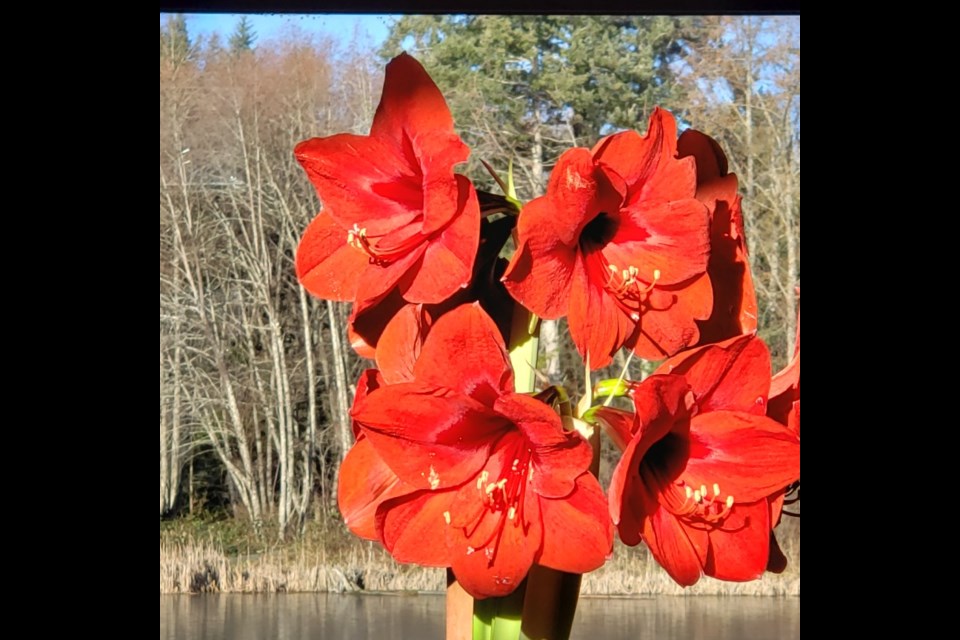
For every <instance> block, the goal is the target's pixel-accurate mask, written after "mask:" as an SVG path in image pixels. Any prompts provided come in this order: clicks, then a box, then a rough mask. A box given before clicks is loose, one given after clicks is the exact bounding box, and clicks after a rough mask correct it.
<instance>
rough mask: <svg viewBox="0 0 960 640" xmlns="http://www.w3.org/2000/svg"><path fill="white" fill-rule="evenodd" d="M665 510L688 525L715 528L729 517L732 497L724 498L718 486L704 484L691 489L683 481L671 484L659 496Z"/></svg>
mask: <svg viewBox="0 0 960 640" xmlns="http://www.w3.org/2000/svg"><path fill="white" fill-rule="evenodd" d="M661 495H662V496H663V497H664V498H665V500H664V502H665V505H664V506H666V507H667V509H669V510H670V511H671V512H673V513H674V514H676V515H677V516H679V517H681V518H683V519H684V520H686V521H687V522H688V523H689V524H690V525H692V526H694V527H696V526H698V525H700V526H702V527H703V528H705V529H712V528H716V527H717V526H719V525H720V524H722V523H723V521H724V520H725V519H726V517H727V516H728V515H730V511H731V510H732V509H733V505H734V499H733V496H731V495H727V496H724V495H723V492H722V491H721V490H720V484H719V483H716V482H714V483H713V485H712V486H709V487H708V486H707V485H705V484H702V485H700V486H699V487H692V486H690V485H689V484H687V483H686V482H685V481H683V480H680V481H678V482H675V483H673V484H672V485H671V486H670V487H669V488H668V489H667V490H666V491H664V492H663V493H662V494H661Z"/></svg>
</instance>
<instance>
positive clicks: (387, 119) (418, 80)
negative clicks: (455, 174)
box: [370, 53, 470, 168]
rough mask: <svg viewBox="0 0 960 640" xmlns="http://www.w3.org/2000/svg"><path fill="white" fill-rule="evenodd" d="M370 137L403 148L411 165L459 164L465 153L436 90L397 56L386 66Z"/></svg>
mask: <svg viewBox="0 0 960 640" xmlns="http://www.w3.org/2000/svg"><path fill="white" fill-rule="evenodd" d="M370 135H371V136H377V137H383V138H386V139H389V140H391V141H393V142H394V143H396V144H397V145H398V146H399V147H400V148H403V149H404V150H405V151H406V153H407V155H408V158H409V160H410V161H411V164H413V161H414V160H415V159H419V160H420V162H419V163H418V164H421V165H422V166H425V167H430V166H433V165H446V166H447V167H448V168H449V167H452V166H453V164H455V163H458V162H463V161H465V160H466V159H467V157H468V156H469V153H470V151H469V149H468V148H467V146H466V145H465V144H463V142H461V141H460V139H459V138H458V137H457V136H456V135H455V134H454V130H453V117H452V116H451V115H450V109H449V108H448V107H447V103H446V101H444V99H443V94H441V93H440V89H438V88H437V85H436V84H434V82H433V80H432V79H431V78H430V76H429V74H427V72H426V70H424V68H423V65H421V64H420V63H419V62H417V60H416V59H414V58H413V57H412V56H410V55H408V54H406V53H401V54H400V55H399V56H397V57H395V58H394V59H393V60H391V61H390V62H389V63H388V64H387V68H386V73H385V76H384V80H383V94H382V95H381V97H380V104H379V105H378V106H377V112H376V114H375V115H374V117H373V126H372V127H371V128H370Z"/></svg>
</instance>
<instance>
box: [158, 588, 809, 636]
mask: <svg viewBox="0 0 960 640" xmlns="http://www.w3.org/2000/svg"><path fill="white" fill-rule="evenodd" d="M443 612H444V601H443V597H442V596H400V595H358V594H346V595H339V594H323V593H321V594H280V595H234V594H227V595H198V596H160V640H201V639H202V640H317V639H319V638H324V639H331V640H339V639H341V638H342V639H344V640H363V639H365V638H376V639H377V640H380V639H390V638H398V639H407V638H411V639H413V640H420V639H424V640H426V639H430V638H437V639H440V638H443V631H444V627H443ZM572 637H573V638H574V639H577V638H580V639H582V640H644V639H650V640H654V639H656V640H799V638H800V598H752V597H743V596H736V597H712V596H693V597H671V596H663V597H658V598H651V599H634V598H631V599H621V598H582V599H581V600H580V605H579V606H578V607H577V617H576V620H575V621H574V624H573V634H572Z"/></svg>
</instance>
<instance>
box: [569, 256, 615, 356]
mask: <svg viewBox="0 0 960 640" xmlns="http://www.w3.org/2000/svg"><path fill="white" fill-rule="evenodd" d="M573 273H574V277H573V287H572V289H571V292H570V306H569V310H568V315H567V324H568V326H569V328H570V337H571V338H572V339H573V343H574V345H576V347H577V351H579V352H580V355H581V356H583V357H584V358H587V357H588V356H589V363H590V369H592V370H596V369H600V368H602V367H605V366H607V365H608V364H610V363H611V362H612V361H613V354H614V353H616V351H617V349H619V348H620V344H618V343H617V340H618V338H620V337H621V336H620V318H619V315H620V314H621V313H622V312H621V311H620V309H619V308H618V307H617V306H616V302H615V301H614V299H613V297H612V296H611V294H610V293H608V292H607V291H606V290H604V289H603V288H602V285H601V284H600V283H596V282H594V281H593V280H591V279H590V278H589V277H588V274H587V271H586V268H585V266H584V264H583V260H582V259H581V256H580V255H579V254H578V255H577V262H576V265H575V267H574V272H573Z"/></svg>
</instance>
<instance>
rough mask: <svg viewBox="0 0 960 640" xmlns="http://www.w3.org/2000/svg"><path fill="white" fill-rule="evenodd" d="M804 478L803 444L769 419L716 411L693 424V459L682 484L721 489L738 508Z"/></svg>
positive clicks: (692, 422) (691, 424)
mask: <svg viewBox="0 0 960 640" xmlns="http://www.w3.org/2000/svg"><path fill="white" fill-rule="evenodd" d="M799 477H800V440H799V439H798V438H797V437H796V436H795V435H794V434H792V433H790V432H789V431H788V430H787V429H785V428H784V427H783V425H781V424H778V423H776V422H774V421H773V420H771V419H770V418H767V417H766V416H756V415H751V414H748V413H742V412H734V411H713V412H711V413H702V414H700V415H697V416H694V418H693V419H692V420H691V422H690V458H689V460H688V461H687V468H686V470H685V471H684V472H683V480H684V481H686V482H687V484H689V485H691V486H694V487H697V486H700V485H705V486H707V487H711V486H713V484H714V483H716V484H718V485H719V488H720V492H721V495H722V496H724V497H725V496H728V495H730V496H733V498H734V500H735V501H736V503H737V504H740V503H744V502H755V501H757V500H761V499H764V498H766V497H767V496H769V495H772V494H774V493H776V492H777V491H779V490H780V489H783V488H784V487H786V486H787V485H789V484H790V483H792V482H794V481H796V480H797V479H798V478H799Z"/></svg>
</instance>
